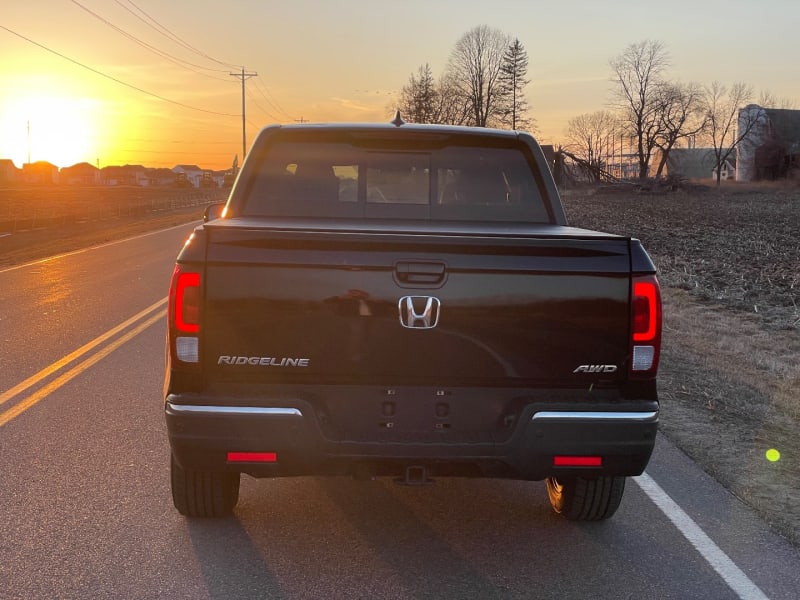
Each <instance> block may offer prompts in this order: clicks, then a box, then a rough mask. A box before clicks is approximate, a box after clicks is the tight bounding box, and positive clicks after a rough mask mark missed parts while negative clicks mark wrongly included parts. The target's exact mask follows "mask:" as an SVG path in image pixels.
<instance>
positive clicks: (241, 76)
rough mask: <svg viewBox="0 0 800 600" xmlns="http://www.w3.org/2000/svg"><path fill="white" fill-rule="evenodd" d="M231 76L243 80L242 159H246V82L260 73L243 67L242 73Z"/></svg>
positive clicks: (231, 74)
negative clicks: (249, 71) (246, 70)
mask: <svg viewBox="0 0 800 600" xmlns="http://www.w3.org/2000/svg"><path fill="white" fill-rule="evenodd" d="M229 75H230V76H231V77H238V78H239V79H241V80H242V161H244V155H245V152H247V133H246V129H245V107H244V82H245V81H247V80H248V79H250V78H251V77H258V73H246V72H245V70H244V67H242V72H241V73H229Z"/></svg>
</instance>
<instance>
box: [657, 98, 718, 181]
mask: <svg viewBox="0 0 800 600" xmlns="http://www.w3.org/2000/svg"><path fill="white" fill-rule="evenodd" d="M657 96H658V100H657V103H658V105H659V108H658V118H659V120H660V122H661V125H660V127H659V128H658V129H659V133H658V135H657V136H656V138H655V144H656V146H657V147H658V148H659V150H661V159H660V160H659V163H658V170H657V171H656V178H658V177H661V174H662V173H663V171H664V166H665V165H666V164H667V159H668V158H669V153H670V151H671V150H672V148H673V147H674V146H675V144H676V143H677V142H678V141H679V140H681V139H686V138H691V137H694V136H696V135H698V134H700V133H701V132H703V131H704V130H705V128H706V124H707V121H706V116H705V105H704V94H703V88H702V87H701V86H700V85H698V84H696V83H688V84H680V83H667V84H663V85H661V86H659V90H658V92H657Z"/></svg>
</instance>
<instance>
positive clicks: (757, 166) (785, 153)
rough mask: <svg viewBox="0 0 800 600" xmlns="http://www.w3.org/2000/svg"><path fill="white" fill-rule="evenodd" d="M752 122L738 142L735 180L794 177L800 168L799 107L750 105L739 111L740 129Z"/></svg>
mask: <svg viewBox="0 0 800 600" xmlns="http://www.w3.org/2000/svg"><path fill="white" fill-rule="evenodd" d="M752 121H755V124H754V126H753V127H752V128H751V129H750V132H749V133H748V135H747V136H746V137H745V138H744V139H743V140H742V141H741V142H740V143H739V146H738V147H737V158H736V180H737V181H756V180H759V179H779V178H783V177H787V176H789V177H791V176H795V177H796V176H797V172H798V171H799V170H800V110H788V109H780V108H763V107H761V106H759V105H758V104H750V105H748V106H746V107H744V108H743V109H741V110H740V111H739V123H738V124H739V130H743V129H744V128H745V127H746V126H747V123H748V122H752Z"/></svg>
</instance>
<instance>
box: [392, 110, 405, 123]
mask: <svg viewBox="0 0 800 600" xmlns="http://www.w3.org/2000/svg"><path fill="white" fill-rule="evenodd" d="M389 122H390V123H391V124H392V125H394V126H395V127H400V126H401V125H405V124H406V122H405V121H403V117H401V116H400V109H397V112H395V113H394V119H392V120H391V121H389Z"/></svg>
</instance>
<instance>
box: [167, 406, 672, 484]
mask: <svg viewBox="0 0 800 600" xmlns="http://www.w3.org/2000/svg"><path fill="white" fill-rule="evenodd" d="M214 400H215V399H211V398H199V397H198V396H197V395H186V396H181V395H170V396H168V397H167V401H166V406H165V409H166V422H167V431H168V435H169V441H170V445H171V447H172V452H173V455H174V456H175V459H176V460H177V461H178V462H179V463H180V464H181V465H182V466H183V467H184V468H194V469H204V470H214V471H216V470H219V471H223V470H232V471H240V472H244V473H249V474H251V475H253V476H256V477H281V476H293V475H348V474H352V475H362V476H363V475H399V474H401V473H402V472H403V471H404V470H405V469H406V468H408V467H410V466H413V467H425V468H426V469H427V470H428V472H430V473H431V474H432V475H439V476H448V475H457V476H476V477H503V478H511V479H528V480H540V479H544V478H546V477H549V476H551V475H559V476H561V477H564V476H569V475H582V476H595V475H597V476H599V475H614V476H629V475H639V474H641V473H642V472H643V471H644V469H645V467H646V465H647V462H648V460H649V459H650V454H651V453H652V450H653V446H654V444H655V437H656V432H657V429H658V402H657V401H627V402H625V403H620V402H614V403H607V404H604V405H597V404H593V405H591V406H589V405H584V406H581V405H577V404H575V403H565V404H564V405H561V406H560V405H558V404H554V403H548V404H546V405H544V404H543V405H539V404H532V405H529V406H526V407H525V408H524V409H523V410H522V411H521V412H520V415H519V418H518V420H517V421H516V423H515V424H513V426H512V427H511V431H510V433H509V434H508V435H503V436H498V435H496V434H492V433H483V432H479V433H474V432H473V433H469V432H464V433H459V432H455V431H449V430H432V431H430V432H420V431H399V430H396V429H395V430H393V429H391V428H384V429H377V428H376V430H375V432H374V435H371V436H364V435H363V432H359V435H353V436H348V435H341V436H339V438H338V439H332V438H331V436H330V435H329V431H326V429H325V424H324V423H321V422H320V418H319V415H317V414H316V413H315V411H314V409H313V407H312V406H310V405H307V404H305V403H303V402H291V403H289V402H284V403H281V404H274V405H272V406H263V405H260V406H255V405H248V404H249V403H248V402H246V401H244V402H243V401H242V399H239V401H238V402H239V405H235V404H232V403H231V402H233V400H232V399H230V400H226V401H225V402H220V399H219V398H217V399H216V402H215V401H214ZM556 457H559V458H556ZM586 459H590V460H586ZM576 461H577V462H578V463H587V462H588V463H590V465H586V466H581V465H579V466H575V465H574V463H575V462H576Z"/></svg>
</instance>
